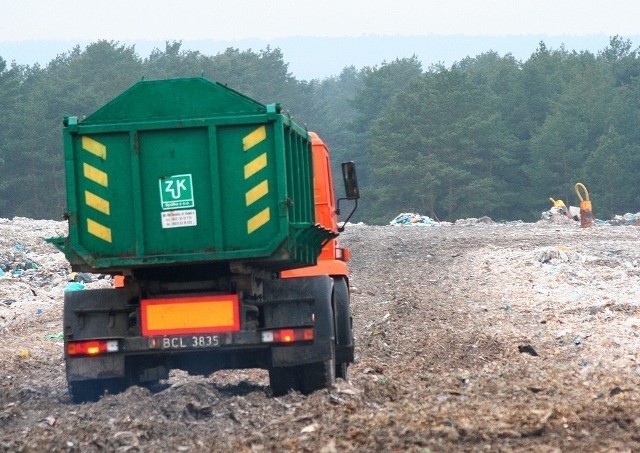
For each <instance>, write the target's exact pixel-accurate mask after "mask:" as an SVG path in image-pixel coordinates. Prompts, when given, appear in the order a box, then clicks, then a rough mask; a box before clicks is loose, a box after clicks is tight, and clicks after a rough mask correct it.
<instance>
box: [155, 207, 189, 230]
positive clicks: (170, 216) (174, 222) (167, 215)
mask: <svg viewBox="0 0 640 453" xmlns="http://www.w3.org/2000/svg"><path fill="white" fill-rule="evenodd" d="M161 215H162V228H181V227H190V226H196V225H197V224H198V218H197V216H196V210H195V209H179V210H175V211H163V212H162V213H161Z"/></svg>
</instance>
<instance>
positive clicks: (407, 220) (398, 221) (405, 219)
mask: <svg viewBox="0 0 640 453" xmlns="http://www.w3.org/2000/svg"><path fill="white" fill-rule="evenodd" d="M437 224H438V223H437V222H436V221H435V220H433V219H432V218H431V217H428V216H426V215H420V214H414V213H411V212H405V213H402V214H400V215H398V216H397V217H396V218H395V219H393V220H392V221H391V222H389V225H396V226H398V225H401V226H402V225H408V226H435V225H437Z"/></svg>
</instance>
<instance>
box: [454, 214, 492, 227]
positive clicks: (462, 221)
mask: <svg viewBox="0 0 640 453" xmlns="http://www.w3.org/2000/svg"><path fill="white" fill-rule="evenodd" d="M455 223H456V225H478V224H485V225H490V224H492V223H494V222H493V220H491V217H488V216H483V217H480V218H475V217H469V218H468V219H458V220H456V222H455Z"/></svg>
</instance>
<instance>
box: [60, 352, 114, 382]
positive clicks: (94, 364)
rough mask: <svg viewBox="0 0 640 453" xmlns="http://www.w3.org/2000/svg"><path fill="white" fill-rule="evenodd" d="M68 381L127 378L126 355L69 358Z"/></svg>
mask: <svg viewBox="0 0 640 453" xmlns="http://www.w3.org/2000/svg"><path fill="white" fill-rule="evenodd" d="M66 361H67V381H74V382H75V381H83V380H87V379H112V378H123V377H125V365H124V355H121V354H119V355H115V356H113V355H109V356H104V357H77V358H67V359H66Z"/></svg>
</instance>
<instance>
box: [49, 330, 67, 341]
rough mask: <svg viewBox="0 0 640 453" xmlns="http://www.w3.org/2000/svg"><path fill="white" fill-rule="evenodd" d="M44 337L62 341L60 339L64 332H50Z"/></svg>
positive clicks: (62, 337) (62, 338)
mask: <svg viewBox="0 0 640 453" xmlns="http://www.w3.org/2000/svg"><path fill="white" fill-rule="evenodd" d="M44 339H45V340H55V341H62V340H64V334H63V333H62V332H60V333H50V334H48V335H45V336H44Z"/></svg>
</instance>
